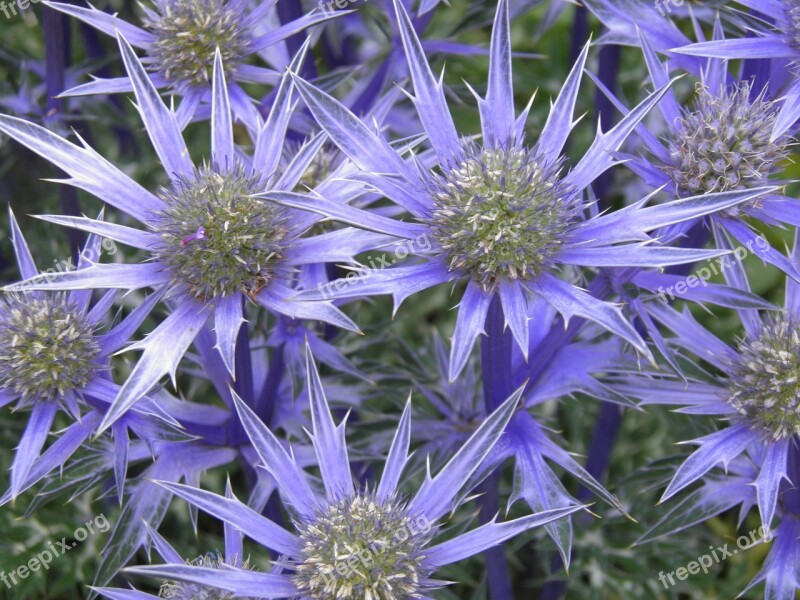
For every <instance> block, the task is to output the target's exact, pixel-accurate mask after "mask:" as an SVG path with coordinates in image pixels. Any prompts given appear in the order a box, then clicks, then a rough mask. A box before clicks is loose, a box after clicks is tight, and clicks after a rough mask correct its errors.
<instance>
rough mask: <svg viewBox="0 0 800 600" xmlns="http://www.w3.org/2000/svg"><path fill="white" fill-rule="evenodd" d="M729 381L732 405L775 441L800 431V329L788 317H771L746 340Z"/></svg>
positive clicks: (752, 425) (749, 421)
mask: <svg viewBox="0 0 800 600" xmlns="http://www.w3.org/2000/svg"><path fill="white" fill-rule="evenodd" d="M739 353H740V358H739V362H738V364H737V365H736V368H735V369H734V372H733V377H732V378H731V384H730V399H729V402H730V404H731V405H732V406H733V407H734V408H735V409H736V410H737V411H739V413H740V414H741V415H742V417H743V418H744V419H745V420H746V421H747V423H748V424H749V425H751V427H753V428H756V429H760V430H762V431H763V432H764V435H765V437H767V438H768V439H773V440H781V439H786V438H789V437H791V436H793V435H795V434H800V331H798V323H797V321H796V320H794V319H792V318H791V317H789V316H780V317H768V318H766V319H765V320H764V323H763V326H762V329H761V334H760V335H759V336H758V337H757V338H755V339H752V340H744V341H742V342H741V344H740V347H739Z"/></svg>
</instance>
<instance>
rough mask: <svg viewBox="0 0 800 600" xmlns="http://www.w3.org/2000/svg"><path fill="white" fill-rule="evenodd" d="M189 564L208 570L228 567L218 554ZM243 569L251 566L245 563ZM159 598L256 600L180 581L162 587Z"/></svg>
mask: <svg viewBox="0 0 800 600" xmlns="http://www.w3.org/2000/svg"><path fill="white" fill-rule="evenodd" d="M187 564H190V565H193V566H195V567H202V568H206V569H220V570H221V569H224V568H225V567H226V563H225V560H224V559H223V558H222V557H221V556H220V555H218V554H206V555H204V556H201V557H199V558H195V559H194V560H190V561H187ZM242 568H243V569H249V568H250V567H249V565H248V564H247V562H245V563H244V564H243V565H242ZM158 597H159V598H168V599H169V600H233V599H234V598H238V599H239V600H256V599H255V598H245V597H243V596H239V595H237V594H234V593H233V592H227V591H225V590H221V589H219V588H215V587H212V586H208V585H202V584H199V583H185V582H180V581H166V582H164V583H163V584H162V585H161V590H159V593H158Z"/></svg>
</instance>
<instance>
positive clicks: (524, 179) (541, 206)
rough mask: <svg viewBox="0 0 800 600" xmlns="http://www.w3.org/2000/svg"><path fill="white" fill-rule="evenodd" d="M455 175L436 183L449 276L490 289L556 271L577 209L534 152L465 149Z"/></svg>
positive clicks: (435, 222)
mask: <svg viewBox="0 0 800 600" xmlns="http://www.w3.org/2000/svg"><path fill="white" fill-rule="evenodd" d="M463 156H464V158H463V160H461V162H460V163H459V164H458V165H457V166H456V167H454V168H452V169H448V170H444V171H443V172H441V173H434V174H432V176H431V184H432V196H433V200H434V203H435V205H436V207H435V209H434V211H433V215H432V217H431V225H432V227H433V233H434V236H435V238H436V240H437V241H438V242H439V244H440V245H441V247H442V248H443V249H444V251H445V252H446V253H447V260H448V265H449V267H450V269H457V270H461V271H464V272H465V273H467V274H468V275H469V276H470V277H471V278H472V279H473V280H475V281H477V282H478V283H480V284H481V285H482V286H483V287H484V288H485V289H487V290H488V289H492V288H493V287H494V286H495V285H497V283H498V282H499V281H500V280H502V279H528V278H531V277H534V276H536V275H538V274H539V273H541V272H543V271H546V270H548V269H550V268H551V267H552V264H553V258H554V257H555V255H556V254H557V252H558V250H559V249H560V248H561V246H562V245H563V244H564V242H566V241H567V239H566V233H567V229H568V227H569V225H570V223H571V222H572V221H573V219H574V218H575V217H576V215H577V213H578V211H579V208H580V205H579V202H578V200H577V199H576V197H575V194H573V193H572V191H571V190H570V189H569V188H568V186H567V185H566V184H565V183H564V182H563V181H562V179H561V177H560V170H561V163H559V162H557V163H555V164H548V163H546V162H545V161H543V160H541V159H540V158H539V157H538V156H537V154H536V151H535V149H534V150H528V149H526V148H524V147H508V148H505V147H491V148H483V147H481V146H478V145H476V144H473V143H467V144H466V145H465V147H464V154H463Z"/></svg>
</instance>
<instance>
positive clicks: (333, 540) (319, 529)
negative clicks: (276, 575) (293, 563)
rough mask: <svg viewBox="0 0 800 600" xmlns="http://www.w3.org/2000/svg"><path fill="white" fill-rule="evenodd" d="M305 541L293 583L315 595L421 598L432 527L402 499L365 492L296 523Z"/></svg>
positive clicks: (317, 599) (360, 599)
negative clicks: (384, 498)
mask: <svg viewBox="0 0 800 600" xmlns="http://www.w3.org/2000/svg"><path fill="white" fill-rule="evenodd" d="M298 529H299V535H300V539H301V541H302V544H303V549H302V552H301V556H300V558H299V560H298V564H297V567H296V572H295V576H294V583H295V585H296V586H297V589H298V590H300V592H301V593H302V594H303V596H304V597H308V598H313V599H314V600H406V599H408V598H420V597H421V592H422V591H424V585H425V581H426V579H427V577H428V576H429V575H430V569H428V568H426V567H425V563H424V556H423V554H422V549H423V547H424V546H425V544H426V543H427V542H428V541H429V540H430V539H431V537H432V536H433V533H434V532H433V531H432V529H433V527H432V526H431V524H430V523H429V522H428V521H427V520H426V519H425V518H424V517H422V516H420V517H412V516H410V515H409V514H408V512H407V510H406V508H405V506H404V505H403V504H402V503H399V502H396V501H394V500H389V501H386V502H383V503H382V502H380V501H378V500H377V499H376V498H375V497H373V496H372V495H371V494H368V493H367V494H361V495H357V496H355V497H353V498H347V499H345V500H341V501H339V502H337V503H334V504H331V505H330V506H328V507H327V508H326V509H323V511H322V512H321V513H320V514H319V515H318V516H317V518H316V520H314V521H311V522H308V523H302V524H300V525H299V526H298Z"/></svg>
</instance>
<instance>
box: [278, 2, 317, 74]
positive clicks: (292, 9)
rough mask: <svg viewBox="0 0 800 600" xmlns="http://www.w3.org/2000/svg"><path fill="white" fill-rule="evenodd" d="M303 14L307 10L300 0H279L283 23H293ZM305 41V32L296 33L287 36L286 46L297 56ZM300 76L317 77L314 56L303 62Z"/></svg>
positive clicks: (280, 17) (290, 52)
mask: <svg viewBox="0 0 800 600" xmlns="http://www.w3.org/2000/svg"><path fill="white" fill-rule="evenodd" d="M303 15H305V11H304V10H303V4H302V3H301V2H300V0H278V19H280V21H281V25H286V24H287V23H291V22H292V21H294V20H295V19H299V18H300V17H302V16H303ZM305 41H306V34H305V32H300V33H296V34H294V35H293V36H291V37H289V38H286V47H287V49H288V50H289V56H295V55H296V54H297V51H298V50H300V47H301V46H302V45H303V42H305ZM300 76H301V77H302V78H303V79H305V80H306V81H312V80H314V79H316V78H317V69H316V67H315V66H314V59H313V57H311V58H310V60H306V61H304V62H303V64H302V66H301V67H300Z"/></svg>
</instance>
